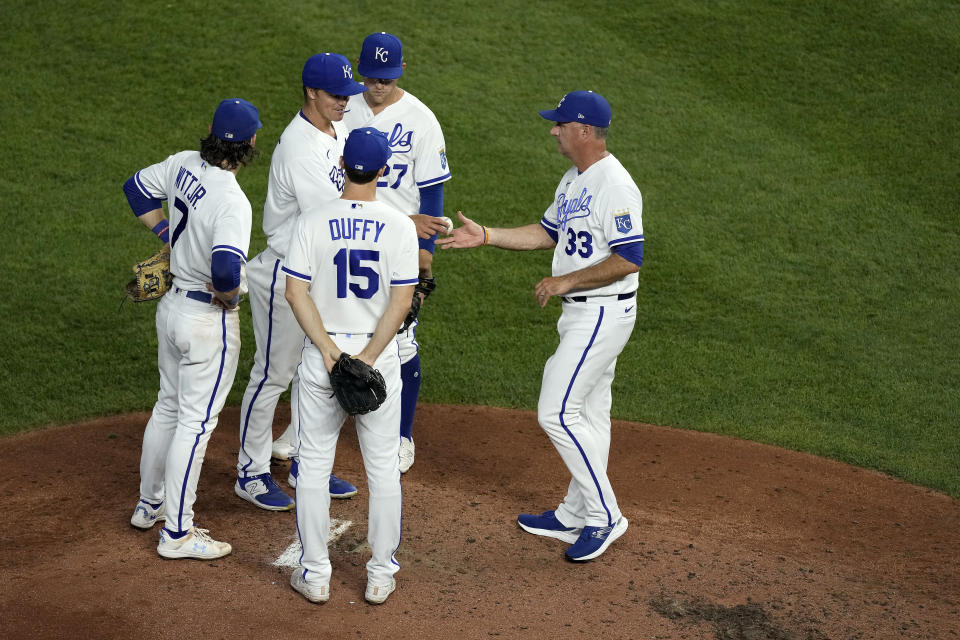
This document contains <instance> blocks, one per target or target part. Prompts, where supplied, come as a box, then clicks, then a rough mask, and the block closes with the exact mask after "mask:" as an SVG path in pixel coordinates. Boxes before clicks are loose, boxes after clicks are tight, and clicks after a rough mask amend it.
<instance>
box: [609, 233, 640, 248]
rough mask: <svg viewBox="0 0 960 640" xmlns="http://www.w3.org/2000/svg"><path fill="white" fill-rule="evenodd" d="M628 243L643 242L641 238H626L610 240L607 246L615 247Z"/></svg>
mask: <svg viewBox="0 0 960 640" xmlns="http://www.w3.org/2000/svg"><path fill="white" fill-rule="evenodd" d="M628 242H643V236H642V235H639V236H628V237H626V238H616V239H614V240H611V241H610V242H609V244H608V246H611V247H615V246H617V245H618V244H627V243H628Z"/></svg>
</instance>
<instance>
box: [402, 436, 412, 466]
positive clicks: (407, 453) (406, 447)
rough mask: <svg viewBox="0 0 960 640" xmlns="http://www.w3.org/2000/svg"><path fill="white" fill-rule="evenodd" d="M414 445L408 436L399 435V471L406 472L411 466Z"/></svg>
mask: <svg viewBox="0 0 960 640" xmlns="http://www.w3.org/2000/svg"><path fill="white" fill-rule="evenodd" d="M414 450H415V447H414V445H413V440H411V439H410V438H404V437H403V436H401V437H400V473H406V472H407V471H409V470H410V467H412V466H413V454H414Z"/></svg>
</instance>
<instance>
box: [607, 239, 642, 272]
mask: <svg viewBox="0 0 960 640" xmlns="http://www.w3.org/2000/svg"><path fill="white" fill-rule="evenodd" d="M613 252H614V253H616V254H617V255H618V256H620V257H621V258H623V259H624V260H629V261H630V262H632V263H633V264H635V265H637V266H638V267H639V266H640V265H642V264H643V243H642V242H631V243H630V244H619V245H617V246H615V247H613Z"/></svg>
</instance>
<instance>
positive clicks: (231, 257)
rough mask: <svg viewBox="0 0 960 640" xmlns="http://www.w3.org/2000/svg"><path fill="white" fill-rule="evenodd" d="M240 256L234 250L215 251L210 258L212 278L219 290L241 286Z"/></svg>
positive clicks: (214, 285) (229, 289)
mask: <svg viewBox="0 0 960 640" xmlns="http://www.w3.org/2000/svg"><path fill="white" fill-rule="evenodd" d="M240 265H241V262H240V256H238V255H237V254H235V253H233V252H232V251H214V252H213V256H212V257H211V258H210V278H211V279H212V280H213V288H214V289H216V290H217V291H233V290H234V289H236V288H237V287H239V286H240Z"/></svg>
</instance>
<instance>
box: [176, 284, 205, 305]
mask: <svg viewBox="0 0 960 640" xmlns="http://www.w3.org/2000/svg"><path fill="white" fill-rule="evenodd" d="M175 288H176V290H177V293H182V294H183V295H185V296H186V297H188V298H190V299H191V300H196V301H197V302H203V303H205V304H210V302H211V301H212V300H213V294H212V293H206V292H204V291H184V290H183V289H181V288H180V287H175Z"/></svg>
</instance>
